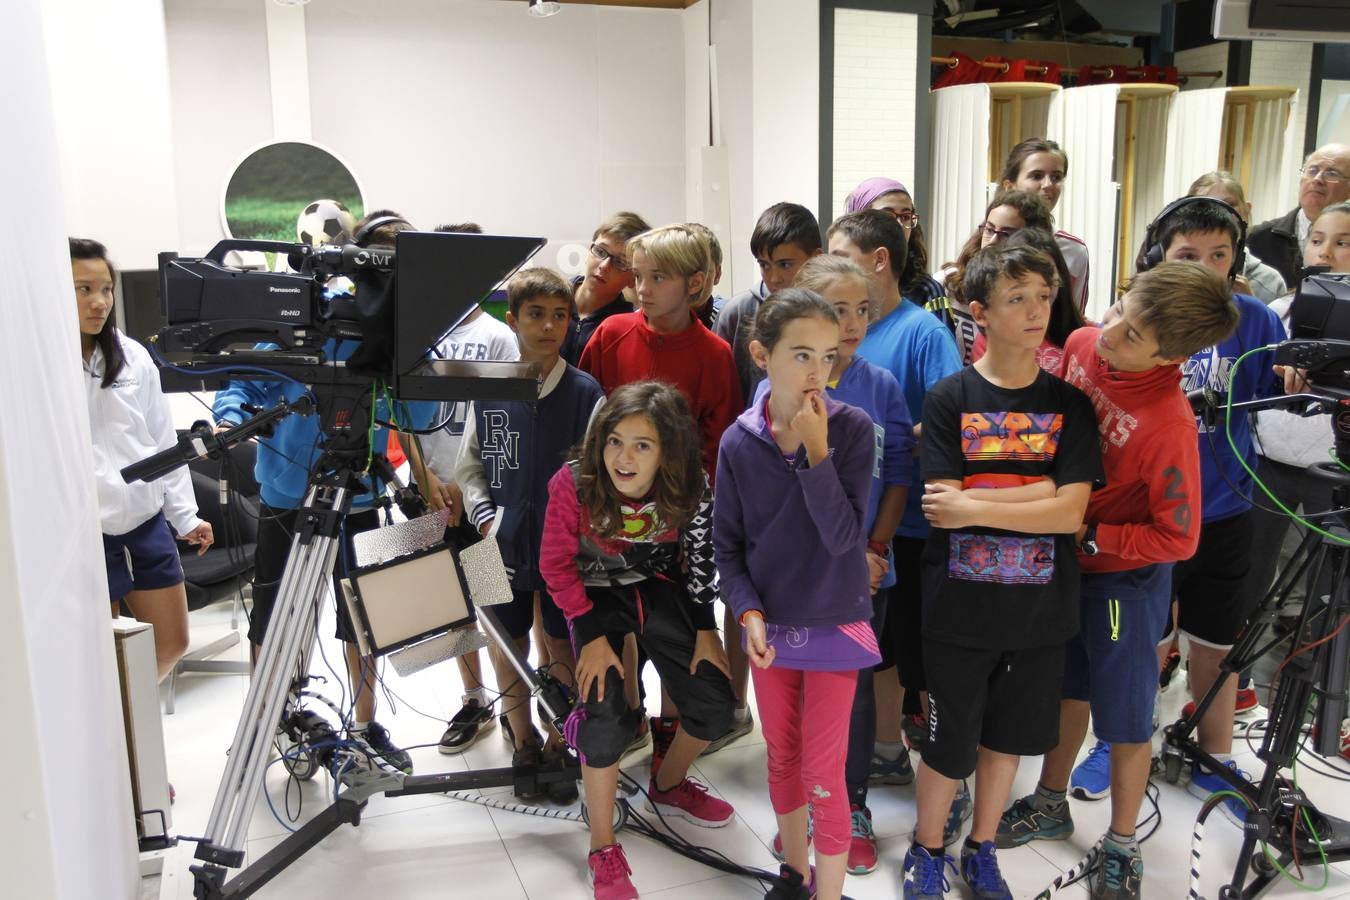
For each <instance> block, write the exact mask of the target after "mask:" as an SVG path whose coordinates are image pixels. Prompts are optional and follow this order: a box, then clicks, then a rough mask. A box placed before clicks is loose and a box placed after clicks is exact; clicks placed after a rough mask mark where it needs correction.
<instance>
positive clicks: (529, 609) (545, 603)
mask: <svg viewBox="0 0 1350 900" xmlns="http://www.w3.org/2000/svg"><path fill="white" fill-rule="evenodd" d="M492 611H493V612H494V613H496V614H497V620H498V621H499V622H501V623H502V627H503V628H505V629H506V633H507V634H509V635H510V636H511V638H512V639H513V640H520V639H521V638H523V637H525V635H527V634H529V633H530V629H531V628H532V627H534V591H518V590H516V589H515V588H512V589H511V602H510V603H502V604H499V605H497V606H494V607H492ZM539 618H541V619H543V621H544V634H546V635H548V636H549V637H551V638H558V639H559V640H564V641H565V640H568V639H569V638H570V637H571V632H570V631H569V630H568V628H567V619H566V618H565V617H564V616H563V614H562V610H560V609H558V604H556V603H554V602H553V596H552V595H551V594H550V593H549V592H548V591H540V592H539Z"/></svg>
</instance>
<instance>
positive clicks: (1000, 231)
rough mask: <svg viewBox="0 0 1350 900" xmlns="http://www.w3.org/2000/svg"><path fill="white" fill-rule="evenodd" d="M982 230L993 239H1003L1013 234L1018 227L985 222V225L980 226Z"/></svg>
mask: <svg viewBox="0 0 1350 900" xmlns="http://www.w3.org/2000/svg"><path fill="white" fill-rule="evenodd" d="M980 230H981V231H983V232H984V233H985V236H986V237H988V238H989V239H990V240H991V241H1001V240H1003V239H1004V238H1006V237H1007V236H1008V235H1010V234H1012V233H1013V232H1014V231H1016V230H1017V229H1016V228H999V227H998V226H996V225H991V224H989V223H988V222H985V223H984V224H983V225H981V226H980Z"/></svg>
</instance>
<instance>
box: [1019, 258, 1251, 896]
mask: <svg viewBox="0 0 1350 900" xmlns="http://www.w3.org/2000/svg"><path fill="white" fill-rule="evenodd" d="M1112 313H1113V314H1114V317H1111V316H1108V324H1107V325H1106V326H1105V327H1104V328H1095V327H1094V328H1080V329H1079V330H1078V331H1075V332H1074V333H1073V334H1072V335H1070V336H1069V339H1068V341H1067V342H1066V343H1065V345H1064V360H1063V363H1062V370H1061V372H1060V375H1061V377H1062V378H1064V380H1066V381H1068V382H1069V383H1070V384H1072V385H1074V386H1075V387H1077V388H1079V389H1081V390H1082V391H1083V392H1084V393H1086V394H1087V395H1088V397H1089V398H1091V400H1092V405H1093V407H1094V408H1095V409H1096V412H1097V421H1098V431H1099V434H1100V436H1101V448H1102V463H1103V466H1104V467H1105V470H1106V487H1104V488H1102V489H1100V490H1098V491H1096V492H1095V493H1093V495H1092V499H1091V500H1090V501H1089V502H1088V508H1087V513H1086V515H1085V516H1084V518H1083V526H1082V527H1081V528H1080V529H1079V531H1078V547H1079V552H1078V561H1079V564H1080V566H1081V568H1082V573H1083V576H1082V587H1081V603H1080V614H1081V621H1082V631H1081V632H1080V633H1079V635H1078V637H1076V638H1074V639H1073V640H1072V641H1070V642H1069V646H1068V648H1067V654H1066V657H1065V673H1064V689H1063V690H1064V700H1063V702H1062V703H1061V705H1060V717H1059V722H1060V725H1059V745H1058V746H1057V747H1056V748H1055V749H1054V750H1052V751H1051V752H1050V753H1048V754H1046V757H1045V761H1044V763H1043V764H1042V767H1041V779H1040V783H1039V784H1038V785H1037V787H1036V792H1035V793H1034V794H1032V795H1030V796H1028V797H1023V798H1022V799H1020V800H1017V801H1016V802H1014V803H1013V805H1012V807H1011V808H1009V809H1008V811H1007V812H1005V813H1004V814H1003V818H1002V820H1001V821H1000V822H999V828H998V836H997V839H996V843H997V845H998V846H999V847H1000V848H1009V847H1016V846H1019V845H1021V844H1025V843H1027V842H1029V841H1033V840H1063V839H1065V838H1067V837H1068V836H1069V835H1070V834H1072V833H1073V819H1072V817H1071V816H1070V815H1069V804H1068V800H1067V797H1066V791H1067V789H1068V785H1069V774H1070V772H1071V770H1072V768H1073V763H1074V760H1075V758H1076V757H1077V755H1078V751H1079V749H1080V748H1081V747H1082V745H1083V739H1084V737H1085V736H1086V734H1087V726H1088V713H1089V711H1090V712H1091V714H1092V720H1093V728H1094V730H1095V731H1096V734H1097V736H1098V737H1099V738H1100V739H1101V740H1102V741H1104V742H1107V743H1109V744H1110V748H1111V749H1110V754H1111V766H1110V768H1111V829H1110V831H1108V832H1107V834H1106V837H1105V839H1104V840H1103V845H1102V850H1103V852H1102V854H1101V855H1100V857H1099V861H1098V862H1097V864H1096V867H1095V868H1094V869H1093V870H1092V872H1091V873H1090V874H1089V890H1090V891H1091V895H1092V897H1093V898H1094V900H1096V898H1110V900H1124V898H1137V897H1139V896H1140V891H1141V882H1142V880H1143V874H1144V865H1143V860H1142V858H1141V857H1140V855H1139V844H1138V842H1137V840H1136V839H1135V834H1134V831H1135V823H1136V822H1137V821H1138V818H1139V808H1140V806H1141V805H1142V803H1143V799H1144V791H1145V788H1146V787H1147V785H1148V776H1149V766H1150V763H1151V757H1152V744H1151V740H1152V736H1153V699H1154V696H1155V695H1156V693H1157V690H1158V659H1157V655H1156V649H1155V648H1156V644H1157V642H1158V636H1159V635H1160V634H1162V633H1163V630H1164V629H1165V627H1166V624H1167V620H1168V615H1169V612H1170V610H1171V602H1172V578H1171V575H1172V563H1174V562H1176V561H1178V560H1183V559H1187V558H1189V557H1190V556H1191V554H1193V553H1194V552H1195V548H1196V544H1197V542H1198V540H1199V522H1200V504H1199V487H1200V459H1199V451H1198V449H1197V445H1196V443H1195V440H1194V438H1193V437H1192V435H1193V434H1194V431H1195V414H1194V413H1193V412H1192V411H1191V408H1190V405H1189V404H1188V403H1187V402H1186V396H1185V394H1183V393H1182V391H1181V369H1180V366H1181V364H1182V363H1184V362H1185V361H1186V360H1187V359H1188V358H1189V357H1190V356H1191V354H1192V353H1195V352H1196V351H1198V350H1200V349H1202V348H1204V347H1209V346H1212V345H1214V344H1216V343H1218V342H1219V341H1222V340H1223V339H1224V338H1226V337H1227V336H1228V335H1230V334H1232V333H1233V331H1234V329H1236V328H1237V324H1238V310H1237V307H1236V306H1235V305H1234V303H1233V299H1232V296H1231V294H1230V292H1229V289H1228V286H1227V284H1226V283H1224V281H1223V279H1222V278H1220V277H1219V276H1217V275H1216V274H1214V273H1213V272H1211V271H1209V270H1208V269H1206V268H1204V267H1203V266H1201V265H1199V264H1197V263H1189V262H1165V263H1162V264H1160V265H1158V266H1157V267H1156V268H1154V269H1151V270H1149V271H1147V272H1142V273H1140V274H1138V275H1136V276H1135V277H1134V278H1133V279H1131V280H1130V281H1129V283H1128V284H1127V285H1126V289H1125V293H1124V294H1123V295H1122V296H1121V298H1120V299H1119V300H1118V301H1117V303H1116V306H1115V308H1114V309H1113V310H1112Z"/></svg>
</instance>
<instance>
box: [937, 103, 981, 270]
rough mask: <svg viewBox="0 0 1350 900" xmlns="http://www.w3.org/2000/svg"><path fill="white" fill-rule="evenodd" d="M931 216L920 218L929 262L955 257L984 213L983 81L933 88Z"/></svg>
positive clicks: (938, 263)
mask: <svg viewBox="0 0 1350 900" xmlns="http://www.w3.org/2000/svg"><path fill="white" fill-rule="evenodd" d="M932 103H933V106H932V109H933V116H932V127H933V140H932V142H931V144H930V146H931V147H932V148H933V160H932V173H933V174H932V185H933V206H932V208H933V221H932V222H931V223H925V225H924V233H925V234H926V235H927V237H928V259H929V265H930V268H931V269H933V270H934V271H936V270H937V269H938V268H940V267H941V266H942V265H943V263H946V262H949V261H951V260H954V259H956V255H957V254H958V253H959V252H960V251H961V245H962V244H964V243H965V242H966V238H968V237H970V232H971V230H972V229H973V228H974V227H975V226H976V225H978V224H979V222H980V216H982V215H983V214H984V207H985V202H986V201H985V197H986V192H987V189H988V182H987V175H988V166H989V106H990V101H989V86H988V85H986V84H963V85H958V86H956V87H948V88H942V89H941V90H938V91H934V92H933V98H932Z"/></svg>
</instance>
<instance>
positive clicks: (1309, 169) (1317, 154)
mask: <svg viewBox="0 0 1350 900" xmlns="http://www.w3.org/2000/svg"><path fill="white" fill-rule="evenodd" d="M1343 200H1350V146H1347V145H1345V144H1327V145H1325V146H1323V147H1319V148H1317V149H1316V150H1314V151H1313V152H1312V155H1311V156H1309V157H1308V159H1307V161H1306V162H1304V164H1303V168H1302V169H1300V170H1299V179H1298V208H1297V209H1294V210H1293V211H1291V212H1289V213H1288V214H1287V215H1283V216H1280V217H1279V218H1278V219H1271V220H1269V221H1267V222H1262V223H1261V224H1260V225H1257V226H1256V227H1255V228H1253V229H1252V230H1251V233H1250V234H1249V235H1247V249H1248V250H1250V251H1251V252H1253V253H1255V254H1256V255H1257V256H1259V257H1260V258H1261V261H1262V262H1264V263H1265V264H1266V265H1268V266H1273V267H1274V268H1275V270H1276V271H1278V272H1279V273H1280V274H1281V275H1282V276H1284V283H1285V284H1287V285H1289V286H1290V287H1297V286H1298V272H1299V268H1300V267H1301V266H1302V265H1303V245H1304V243H1305V242H1307V240H1308V231H1309V229H1311V228H1312V223H1313V220H1314V219H1316V218H1317V217H1318V216H1320V215H1321V214H1322V210H1323V209H1325V208H1326V207H1328V206H1330V205H1331V204H1333V203H1340V202H1342V201H1343Z"/></svg>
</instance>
